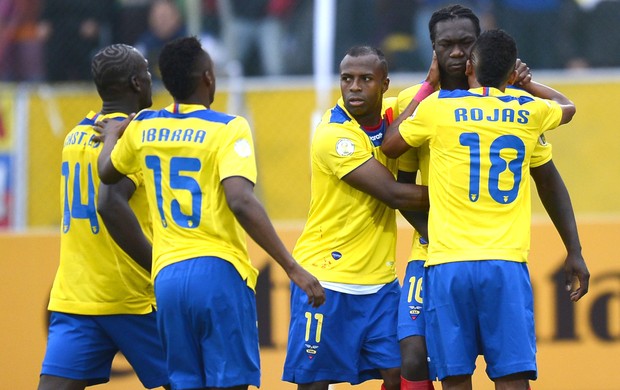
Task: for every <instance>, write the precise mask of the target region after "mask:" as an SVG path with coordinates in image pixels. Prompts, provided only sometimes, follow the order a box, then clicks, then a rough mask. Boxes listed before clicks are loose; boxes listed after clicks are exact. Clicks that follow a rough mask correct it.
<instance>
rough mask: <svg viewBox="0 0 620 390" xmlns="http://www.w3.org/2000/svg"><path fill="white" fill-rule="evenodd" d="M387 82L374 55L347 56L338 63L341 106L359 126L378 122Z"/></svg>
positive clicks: (379, 62)
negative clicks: (342, 102)
mask: <svg viewBox="0 0 620 390" xmlns="http://www.w3.org/2000/svg"><path fill="white" fill-rule="evenodd" d="M389 82H390V81H389V79H388V78H387V75H386V74H385V72H384V70H383V68H382V66H381V61H380V60H379V58H378V57H377V56H376V55H372V54H368V55H363V56H359V57H351V56H348V55H347V56H345V57H344V59H343V60H342V62H341V63H340V92H341V93H342V98H343V100H344V106H345V108H346V109H347V111H349V113H350V114H351V115H353V117H354V118H355V119H356V120H357V121H358V122H359V123H360V124H362V125H368V126H372V125H376V124H377V123H378V121H379V119H380V118H381V105H382V102H383V93H384V92H385V91H387V89H388V86H389Z"/></svg>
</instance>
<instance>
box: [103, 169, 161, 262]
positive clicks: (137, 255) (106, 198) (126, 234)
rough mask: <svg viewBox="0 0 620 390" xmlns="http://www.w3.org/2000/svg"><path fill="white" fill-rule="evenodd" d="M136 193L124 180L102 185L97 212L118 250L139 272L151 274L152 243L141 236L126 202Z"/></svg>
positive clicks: (133, 187) (129, 181) (135, 218)
mask: <svg viewBox="0 0 620 390" xmlns="http://www.w3.org/2000/svg"><path fill="white" fill-rule="evenodd" d="M135 191H136V185H135V184H134V182H133V181H131V180H130V179H129V178H127V177H125V178H123V179H121V180H120V181H119V182H118V183H116V184H112V185H106V184H101V185H100V186H99V196H98V199H97V212H98V213H99V216H101V219H102V220H103V223H104V224H105V226H106V229H107V230H108V233H110V236H112V238H113V239H114V241H115V242H116V243H117V244H118V246H120V247H121V249H122V250H123V251H125V253H127V254H128V255H129V256H130V257H131V258H132V259H133V260H134V261H135V262H136V263H138V264H139V265H140V266H141V267H142V268H144V269H145V270H147V271H149V272H151V265H152V246H151V243H150V242H149V241H148V240H147V238H146V236H145V235H144V233H143V232H142V228H141V227H140V223H139V222H138V218H137V217H136V214H135V213H134V212H133V210H132V209H131V207H129V199H130V198H131V196H132V195H133V193H134V192H135Z"/></svg>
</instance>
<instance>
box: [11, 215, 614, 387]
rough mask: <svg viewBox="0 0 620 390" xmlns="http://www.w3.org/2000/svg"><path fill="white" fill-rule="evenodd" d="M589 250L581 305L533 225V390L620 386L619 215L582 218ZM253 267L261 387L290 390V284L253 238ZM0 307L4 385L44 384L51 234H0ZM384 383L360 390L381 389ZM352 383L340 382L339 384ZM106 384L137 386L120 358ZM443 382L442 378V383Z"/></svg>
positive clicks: (53, 255) (285, 229) (546, 231)
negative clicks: (286, 367) (286, 370)
mask: <svg viewBox="0 0 620 390" xmlns="http://www.w3.org/2000/svg"><path fill="white" fill-rule="evenodd" d="M300 228H301V226H300V225H295V226H284V225H281V226H278V229H277V230H278V233H279V234H280V235H281V237H282V239H283V240H284V241H285V243H286V245H287V247H288V248H292V247H293V245H294V244H295V241H296V239H297V237H298V236H299V234H300V231H301V230H300ZM579 228H580V234H581V239H582V244H583V253H584V256H585V258H586V261H587V262H588V266H589V269H590V272H591V274H592V279H591V285H590V291H589V293H588V294H587V295H586V296H585V297H584V298H583V299H582V300H581V301H579V302H577V303H576V304H574V303H571V302H570V301H569V299H568V295H567V293H566V292H565V291H564V288H563V276H562V262H563V260H564V257H563V256H564V249H563V246H562V242H561V240H560V238H559V236H558V234H557V233H556V231H555V229H554V228H553V226H552V225H551V224H550V223H548V222H543V223H537V224H534V226H533V227H532V250H531V254H530V272H531V277H532V284H533V286H534V295H535V298H534V299H535V310H536V331H537V336H538V366H539V379H538V380H537V381H536V382H533V386H532V388H533V389H562V390H591V389H596V390H606V389H609V390H612V389H613V390H616V389H618V388H619V384H620V370H618V368H617V366H618V363H617V361H618V360H617V359H618V356H620V312H619V309H618V308H619V307H620V305H619V303H620V302H619V300H620V262H619V261H618V259H617V257H616V256H617V255H616V253H617V250H616V245H615V240H616V239H617V237H620V219H617V220H607V221H606V220H602V221H580V223H579ZM411 233H412V231H411V229H410V228H408V227H406V226H402V227H400V228H399V242H398V250H397V258H398V260H399V274H400V275H402V274H403V273H404V269H405V263H406V258H407V256H408V254H409V245H410V242H411V238H410V237H411ZM249 244H250V245H249V246H250V251H251V255H252V258H253V262H254V264H255V265H256V266H257V267H258V268H259V269H260V270H261V276H260V277H259V284H258V286H257V301H258V310H259V329H260V338H261V358H262V386H261V389H264V390H281V389H282V390H287V389H290V390H293V389H295V388H296V387H295V386H294V385H292V384H287V383H283V382H281V380H280V376H281V374H282V365H283V362H284V356H285V348H286V337H287V331H288V322H289V311H288V310H289V309H288V307H289V282H288V279H287V277H286V274H285V273H284V272H283V271H282V270H281V269H280V268H279V267H278V266H277V264H276V263H275V261H273V260H271V259H269V257H268V256H267V255H266V254H265V253H264V252H263V251H262V250H261V249H259V248H258V247H257V246H256V244H254V243H253V242H250V243H249ZM0 251H2V256H1V257H0V267H1V269H2V271H3V274H4V275H5V277H4V278H3V283H0V302H1V303H2V305H1V306H0V308H1V309H2V312H3V313H5V314H6V315H5V321H4V325H3V332H1V334H0V345H2V346H3V348H2V353H1V354H0V389H34V388H36V385H37V381H38V374H39V370H40V367H41V361H42V359H43V355H44V353H45V343H46V336H47V322H46V321H47V311H46V305H47V299H48V294H49V290H50V288H51V285H52V281H53V278H54V273H55V270H56V267H57V264H58V251H59V240H58V235H57V234H55V233H40V234H38V233H29V234H20V235H16V234H0ZM484 369H485V365H484V361H483V360H482V359H480V361H479V364H478V368H477V372H476V374H475V376H474V387H475V388H476V389H477V390H480V389H482V390H484V389H489V390H490V389H493V385H492V383H491V382H490V381H489V380H488V379H487V378H486V375H485V373H484ZM379 386H380V385H379V383H378V381H370V382H367V383H365V384H362V385H360V386H356V387H355V388H356V389H360V390H366V389H368V390H377V389H378V388H379ZM350 387H351V386H348V385H337V386H335V388H336V389H347V388H350ZM105 388H106V389H119V390H120V389H123V390H127V389H141V388H142V387H141V385H140V383H139V381H138V380H137V379H136V377H135V375H134V374H133V373H132V371H131V368H130V367H129V366H128V364H127V363H126V362H125V361H124V360H123V359H122V358H119V359H117V361H116V363H115V365H114V376H113V378H112V380H111V382H110V384H109V385H106V386H105ZM436 388H440V385H438V384H437V385H436Z"/></svg>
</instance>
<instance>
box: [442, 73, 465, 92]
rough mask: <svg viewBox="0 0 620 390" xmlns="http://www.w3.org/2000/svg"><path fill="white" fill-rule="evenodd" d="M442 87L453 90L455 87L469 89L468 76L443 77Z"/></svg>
mask: <svg viewBox="0 0 620 390" xmlns="http://www.w3.org/2000/svg"><path fill="white" fill-rule="evenodd" d="M440 85H441V89H445V90H448V91H453V90H455V89H465V90H467V89H469V83H468V82H467V76H465V75H463V77H442V78H441V80H440Z"/></svg>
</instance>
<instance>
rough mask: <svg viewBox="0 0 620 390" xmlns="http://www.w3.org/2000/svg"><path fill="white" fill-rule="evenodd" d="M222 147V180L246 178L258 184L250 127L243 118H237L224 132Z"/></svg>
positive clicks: (220, 155)
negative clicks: (233, 177)
mask: <svg viewBox="0 0 620 390" xmlns="http://www.w3.org/2000/svg"><path fill="white" fill-rule="evenodd" d="M223 134H224V136H223V138H222V145H221V147H220V149H219V151H218V169H219V175H220V178H221V180H223V179H225V178H227V177H232V176H241V177H245V178H246V179H248V180H249V181H251V182H252V183H256V177H257V170H256V156H255V154H254V140H253V138H252V132H251V131H250V125H249V124H248V121H247V120H246V119H245V118H243V117H239V116H238V117H235V119H234V120H232V121H230V122H229V123H228V125H227V128H226V130H225V131H224V133H223Z"/></svg>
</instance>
